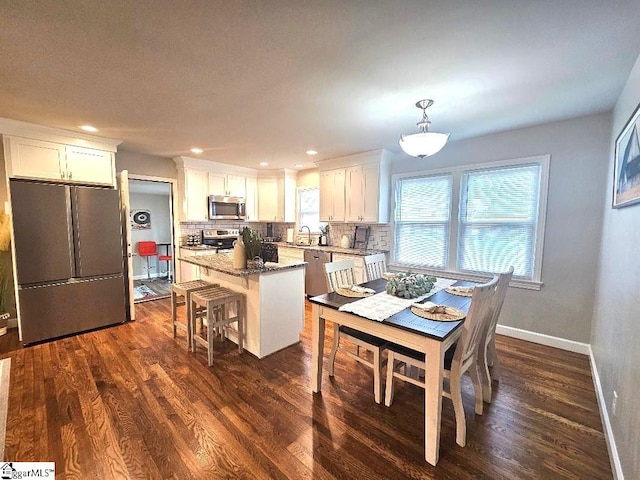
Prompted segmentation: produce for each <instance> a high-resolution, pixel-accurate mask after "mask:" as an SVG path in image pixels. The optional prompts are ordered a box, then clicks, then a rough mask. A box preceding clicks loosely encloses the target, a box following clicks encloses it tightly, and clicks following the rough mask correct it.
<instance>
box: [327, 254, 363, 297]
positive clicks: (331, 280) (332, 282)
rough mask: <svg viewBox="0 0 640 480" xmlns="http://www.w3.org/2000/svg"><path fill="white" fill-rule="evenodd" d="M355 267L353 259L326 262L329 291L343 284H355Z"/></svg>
mask: <svg viewBox="0 0 640 480" xmlns="http://www.w3.org/2000/svg"><path fill="white" fill-rule="evenodd" d="M354 268H355V263H354V261H353V260H343V261H341V262H330V263H325V264H324V271H325V274H326V277H327V287H328V289H329V292H334V291H335V290H336V289H337V288H340V287H343V286H349V285H354V284H355V283H356V275H355V271H354Z"/></svg>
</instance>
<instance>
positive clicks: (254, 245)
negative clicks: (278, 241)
mask: <svg viewBox="0 0 640 480" xmlns="http://www.w3.org/2000/svg"><path fill="white" fill-rule="evenodd" d="M240 235H241V236H242V242H243V243H244V248H245V257H246V259H247V260H253V259H255V257H259V256H260V250H261V248H262V241H261V240H260V235H259V234H258V232H256V231H255V230H253V229H251V228H250V227H244V228H243V229H242V230H241V231H240Z"/></svg>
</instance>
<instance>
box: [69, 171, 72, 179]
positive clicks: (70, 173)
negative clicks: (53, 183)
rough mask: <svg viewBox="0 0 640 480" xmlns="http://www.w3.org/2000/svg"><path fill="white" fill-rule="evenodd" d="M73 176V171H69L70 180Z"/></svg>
mask: <svg viewBox="0 0 640 480" xmlns="http://www.w3.org/2000/svg"><path fill="white" fill-rule="evenodd" d="M71 177H73V172H69V180H71Z"/></svg>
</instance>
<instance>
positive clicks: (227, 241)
mask: <svg viewBox="0 0 640 480" xmlns="http://www.w3.org/2000/svg"><path fill="white" fill-rule="evenodd" d="M239 234H240V230H238V229H230V230H202V234H201V241H202V245H208V246H210V247H215V251H216V253H218V252H220V251H221V250H232V249H233V242H235V241H236V240H237V238H238V235H239Z"/></svg>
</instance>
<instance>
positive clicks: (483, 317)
mask: <svg viewBox="0 0 640 480" xmlns="http://www.w3.org/2000/svg"><path fill="white" fill-rule="evenodd" d="M497 284H498V277H496V276H494V277H493V279H492V280H491V281H489V282H487V283H485V284H483V285H478V286H477V287H476V288H474V289H473V296H472V297H471V306H470V307H469V312H468V313H467V316H466V319H465V320H464V323H463V324H462V333H461V335H460V338H459V339H458V342H457V343H456V344H455V345H454V346H452V347H451V348H449V349H448V350H447V351H446V352H445V355H444V377H445V378H447V379H449V389H448V390H447V389H445V388H443V390H442V396H443V397H447V398H450V399H451V401H452V402H453V410H454V412H455V416H456V443H457V444H458V445H460V446H461V447H464V446H465V444H466V442H467V424H466V419H465V416H464V405H463V404H462V375H464V373H465V372H469V375H470V376H471V381H472V382H473V389H474V392H475V399H476V400H475V412H476V413H477V414H478V415H482V407H483V405H482V387H481V385H480V378H479V374H478V368H477V362H476V355H477V352H478V344H479V342H480V340H481V334H482V331H483V327H484V325H485V323H486V322H487V321H488V320H489V314H490V313H491V303H492V300H493V296H494V295H495V290H496V285H497ZM387 349H388V351H389V355H388V357H387V385H386V392H385V402H384V403H385V405H386V406H387V407H389V406H391V402H392V401H393V393H394V392H393V389H394V379H395V378H399V379H401V380H404V381H405V382H409V383H412V384H414V385H417V386H419V387H421V388H424V380H422V379H420V378H413V377H410V376H408V375H406V373H405V372H404V369H405V368H406V366H407V365H409V366H412V367H416V368H419V369H422V370H425V369H426V362H425V356H424V354H423V353H420V352H416V351H415V350H412V349H410V348H407V347H403V346H402V345H396V344H394V343H391V342H390V343H388V344H387ZM401 370H402V371H401Z"/></svg>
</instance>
